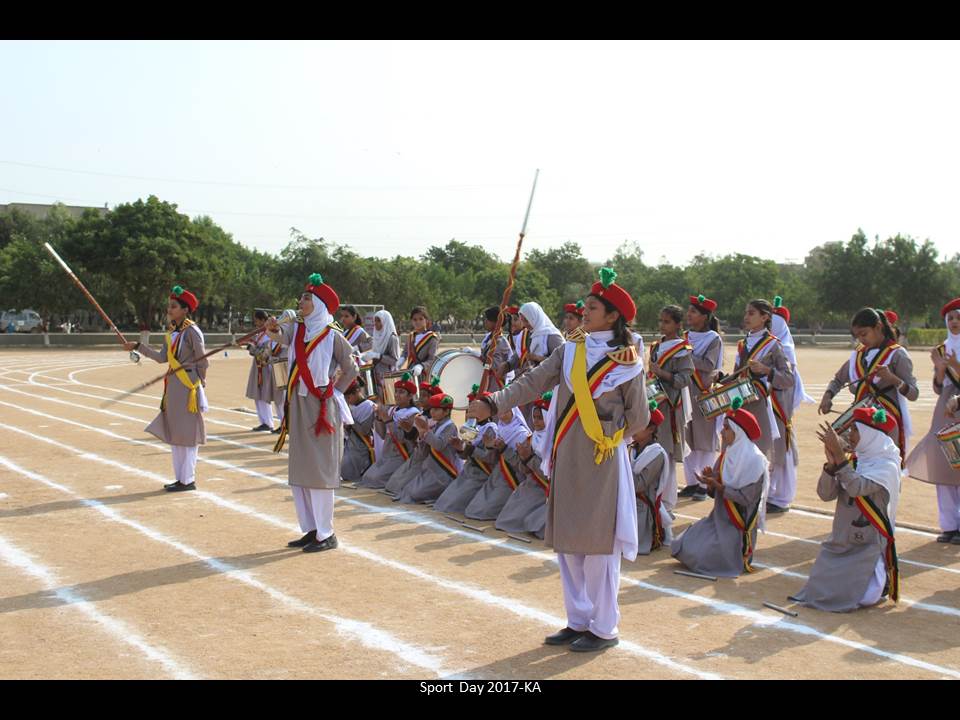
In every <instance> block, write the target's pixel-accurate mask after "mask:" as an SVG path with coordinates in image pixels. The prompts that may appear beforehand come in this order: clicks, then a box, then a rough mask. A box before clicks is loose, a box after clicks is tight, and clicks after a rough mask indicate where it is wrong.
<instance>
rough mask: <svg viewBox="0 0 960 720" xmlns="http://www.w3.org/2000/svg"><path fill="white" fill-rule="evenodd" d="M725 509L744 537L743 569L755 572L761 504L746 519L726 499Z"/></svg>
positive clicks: (724, 501)
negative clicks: (755, 550)
mask: <svg viewBox="0 0 960 720" xmlns="http://www.w3.org/2000/svg"><path fill="white" fill-rule="evenodd" d="M723 459H724V457H723V455H722V454H721V455H720V465H719V470H718V475H719V476H720V481H721V482H723ZM761 499H762V498H761ZM723 507H724V509H725V510H726V511H727V517H729V518H730V522H732V523H733V525H734V527H736V528H737V530H739V531H740V533H741V535H742V536H743V540H742V541H741V546H740V551H741V553H742V555H743V569H744V570H745V571H746V572H748V573H752V572H753V565H751V561H752V560H753V537H752V536H753V531H754V530H756V527H757V521H758V520H759V518H760V503H759V502H758V503H757V505H756V507H755V508H753V512H752V513H751V514H750V515H749V516H747V517H745V513H744V512H742V510H741V508H740V506H739V505H737V504H736V503H735V502H733V501H732V500H730V499H728V498H726V497H724V499H723Z"/></svg>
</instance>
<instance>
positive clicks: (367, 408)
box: [350, 400, 374, 423]
mask: <svg viewBox="0 0 960 720" xmlns="http://www.w3.org/2000/svg"><path fill="white" fill-rule="evenodd" d="M373 408H374V402H373V400H364V401H363V402H360V403H357V404H356V405H352V406H351V407H350V414H351V415H352V416H353V422H354V423H363V422H366V421H367V420H369V419H370V416H371V415H373Z"/></svg>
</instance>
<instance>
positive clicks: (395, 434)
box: [359, 419, 413, 489]
mask: <svg viewBox="0 0 960 720" xmlns="http://www.w3.org/2000/svg"><path fill="white" fill-rule="evenodd" d="M373 431H374V432H375V433H376V434H377V435H379V436H380V437H381V438H383V440H384V442H383V447H382V448H381V450H380V456H379V457H378V458H377V460H376V462H375V463H373V465H371V466H370V467H369V468H367V470H366V472H364V473H363V477H362V478H361V479H360V482H359V485H360V487H365V488H372V489H379V488H382V487H384V486H385V485H386V484H387V481H388V480H389V479H390V477H391V476H392V475H393V473H395V472H396V471H397V468H399V467H400V466H401V465H403V463H404V462H406V459H405V458H404V457H403V455H401V454H400V451H399V450H398V449H397V445H396V444H395V442H394V441H396V443H399V444H400V446H401V447H403V449H404V450H405V451H406V452H407V455H408V456H410V454H411V453H412V452H413V443H411V442H410V441H409V440H406V439H405V438H404V433H403V431H402V430H401V429H400V427H399V424H398V423H397V422H396V421H395V420H391V421H390V423H389V428H388V427H387V424H385V423H383V422H381V421H380V420H378V419H374V421H373Z"/></svg>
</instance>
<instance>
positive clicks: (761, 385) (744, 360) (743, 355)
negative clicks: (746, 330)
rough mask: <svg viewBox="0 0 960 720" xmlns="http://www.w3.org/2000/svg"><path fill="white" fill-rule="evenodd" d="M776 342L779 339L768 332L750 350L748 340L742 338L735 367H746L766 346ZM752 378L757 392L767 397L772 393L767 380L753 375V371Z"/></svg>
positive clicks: (738, 345)
mask: <svg viewBox="0 0 960 720" xmlns="http://www.w3.org/2000/svg"><path fill="white" fill-rule="evenodd" d="M775 342H777V339H776V338H775V337H774V336H773V335H771V334H770V333H766V334H765V335H764V336H763V337H762V338H761V339H759V340H757V343H756V345H754V346H753V350H750V351H749V352H748V351H747V341H746V340H741V341H740V342H739V343H737V366H736V367H735V368H734V369H735V370H739V369H740V368H743V367H746V365H748V364H749V363H750V361H751V360H753V359H754V358H756V357H758V356H759V354H760V352H761V351H762V350H763V349H764V348H766V347H767V346H768V345H770V344H772V343H775ZM751 379H752V381H753V386H754V387H755V388H756V389H757V392H758V393H760V397H761V398H764V399H766V397H767V396H768V395H770V391H769V390H768V389H767V383H766V381H765V380H763V379H761V378H754V377H752V373H751Z"/></svg>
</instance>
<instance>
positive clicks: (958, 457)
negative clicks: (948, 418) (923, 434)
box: [937, 423, 960, 470]
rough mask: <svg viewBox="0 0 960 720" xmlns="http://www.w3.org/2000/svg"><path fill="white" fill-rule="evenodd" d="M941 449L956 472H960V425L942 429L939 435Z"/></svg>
mask: <svg viewBox="0 0 960 720" xmlns="http://www.w3.org/2000/svg"><path fill="white" fill-rule="evenodd" d="M937 441H938V442H939V443H940V449H941V450H943V454H944V455H945V456H946V458H947V462H948V463H950V467H952V468H953V469H954V470H960V423H954V424H953V425H947V426H946V427H942V428H940V431H939V432H938V433H937Z"/></svg>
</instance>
